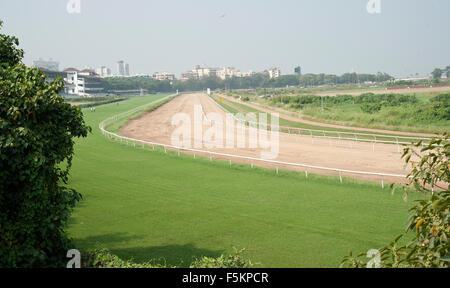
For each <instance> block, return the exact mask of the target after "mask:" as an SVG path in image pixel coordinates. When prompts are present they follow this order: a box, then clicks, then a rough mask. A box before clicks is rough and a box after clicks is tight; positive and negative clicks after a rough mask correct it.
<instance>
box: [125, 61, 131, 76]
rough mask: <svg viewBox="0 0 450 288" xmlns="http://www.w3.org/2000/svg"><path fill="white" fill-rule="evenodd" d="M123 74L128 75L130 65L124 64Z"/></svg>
mask: <svg viewBox="0 0 450 288" xmlns="http://www.w3.org/2000/svg"><path fill="white" fill-rule="evenodd" d="M125 76H130V65H129V64H128V63H127V64H125Z"/></svg>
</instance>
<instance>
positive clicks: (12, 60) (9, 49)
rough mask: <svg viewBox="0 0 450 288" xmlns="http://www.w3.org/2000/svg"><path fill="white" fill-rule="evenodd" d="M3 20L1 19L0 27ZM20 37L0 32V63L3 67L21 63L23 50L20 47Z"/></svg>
mask: <svg viewBox="0 0 450 288" xmlns="http://www.w3.org/2000/svg"><path fill="white" fill-rule="evenodd" d="M2 25H3V21H2V20H0V29H1V28H2ZM17 46H19V39H17V37H14V36H9V35H3V34H0V65H2V66H3V67H7V66H12V65H14V64H16V63H19V62H20V61H21V60H22V57H23V50H21V49H18V48H17Z"/></svg>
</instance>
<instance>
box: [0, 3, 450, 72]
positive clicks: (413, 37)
mask: <svg viewBox="0 0 450 288" xmlns="http://www.w3.org/2000/svg"><path fill="white" fill-rule="evenodd" d="M68 1H69V0H0V19H2V20H3V21H4V22H5V23H4V28H3V33H5V32H6V33H7V34H14V35H16V36H18V37H19V39H20V44H21V45H20V46H21V47H22V48H23V49H24V50H25V53H26V54H25V63H26V64H28V65H31V63H32V61H33V60H36V59H38V58H39V57H42V58H44V59H47V58H53V59H54V60H57V61H59V62H60V68H66V67H76V68H84V67H85V66H90V67H93V68H96V67H99V66H102V65H105V66H108V67H110V68H111V69H112V70H113V73H116V72H117V71H116V70H117V68H116V64H115V62H116V61H118V60H122V59H123V60H125V61H126V62H128V63H129V64H130V70H131V73H153V72H156V71H170V72H173V73H176V74H177V75H178V74H179V73H181V72H184V71H186V70H189V69H192V67H193V66H194V65H196V64H199V65H202V66H203V65H206V66H212V67H221V66H231V67H236V68H238V69H240V70H241V71H247V70H249V69H252V70H254V71H262V70H264V69H267V68H269V67H271V66H278V67H279V68H280V69H281V72H282V73H283V74H292V73H293V70H294V67H295V66H297V65H300V66H302V69H303V72H304V73H321V72H323V73H335V74H341V73H345V72H352V71H355V72H358V73H376V72H377V71H383V72H387V73H390V74H392V75H394V76H401V77H402V76H408V75H410V74H415V73H419V74H420V75H427V74H429V73H430V72H431V71H432V70H433V69H434V68H435V67H445V66H447V65H450V36H449V35H450V32H449V31H450V30H449V29H450V17H449V15H450V1H448V0H380V1H381V14H369V13H368V12H367V10H366V4H367V2H368V0H276V1H275V0H272V1H265V0H226V1H216V0H120V1H119V0H80V1H81V13H80V14H69V13H68V12H67V9H66V6H67V2H68Z"/></svg>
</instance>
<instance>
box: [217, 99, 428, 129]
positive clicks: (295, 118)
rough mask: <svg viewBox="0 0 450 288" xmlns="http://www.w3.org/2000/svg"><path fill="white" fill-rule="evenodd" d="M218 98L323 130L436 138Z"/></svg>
mask: <svg viewBox="0 0 450 288" xmlns="http://www.w3.org/2000/svg"><path fill="white" fill-rule="evenodd" d="M220 97H223V98H224V99H226V100H228V101H231V102H235V103H240V104H243V105H246V106H248V107H251V108H253V109H257V110H260V111H262V112H266V113H274V112H276V113H278V114H279V115H280V117H281V118H283V119H286V120H289V121H293V122H298V123H303V124H308V125H314V126H319V127H324V128H335V129H346V130H353V131H360V132H362V133H385V134H391V135H405V136H417V137H433V136H436V135H435V134H429V133H414V132H402V131H391V130H383V129H373V128H361V127H352V126H344V125H336V124H328V123H322V122H316V121H311V120H306V119H302V114H301V113H294V112H290V111H286V110H284V109H281V108H278V107H270V108H268V107H266V106H261V105H258V104H254V103H248V102H244V101H240V100H237V99H234V98H233V97H229V96H226V95H220ZM294 114H297V116H294Z"/></svg>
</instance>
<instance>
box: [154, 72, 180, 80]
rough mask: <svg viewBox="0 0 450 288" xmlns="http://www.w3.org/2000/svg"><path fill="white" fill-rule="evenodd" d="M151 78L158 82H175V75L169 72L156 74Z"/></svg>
mask: <svg viewBox="0 0 450 288" xmlns="http://www.w3.org/2000/svg"><path fill="white" fill-rule="evenodd" d="M152 78H153V79H156V80H160V81H163V80H170V81H173V80H175V75H174V74H172V73H169V72H156V73H154V74H153V76H152Z"/></svg>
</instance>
